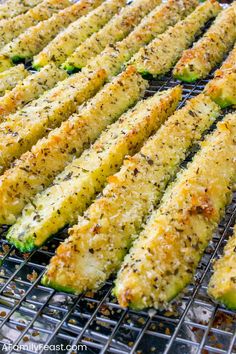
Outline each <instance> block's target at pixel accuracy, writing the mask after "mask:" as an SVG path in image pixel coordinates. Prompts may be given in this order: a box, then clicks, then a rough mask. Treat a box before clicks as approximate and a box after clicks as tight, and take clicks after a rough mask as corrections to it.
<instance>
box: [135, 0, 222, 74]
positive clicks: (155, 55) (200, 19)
mask: <svg viewBox="0 0 236 354" xmlns="http://www.w3.org/2000/svg"><path fill="white" fill-rule="evenodd" d="M220 10H221V7H220V5H219V3H218V2H217V1H214V0H207V1H206V2H204V3H203V4H201V5H199V6H198V7H197V8H196V9H195V10H194V11H193V12H192V13H191V14H190V15H188V16H187V17H186V18H185V19H183V20H182V21H181V22H178V23H177V24H176V25H175V26H173V27H171V28H170V29H168V30H167V31H166V32H165V33H163V34H162V35H160V36H158V37H157V38H156V39H154V40H153V41H152V42H151V43H150V44H149V45H147V46H146V47H144V48H141V49H140V50H139V52H138V53H136V54H135V55H134V56H133V58H131V60H130V63H131V64H132V65H134V66H135V67H136V69H137V70H138V72H139V73H141V74H142V75H147V74H150V75H152V76H153V77H156V76H158V75H162V74H165V73H166V72H168V71H169V70H170V69H171V68H172V67H173V66H174V65H175V64H176V62H177V60H178V59H179V58H180V57H181V54H182V52H183V51H184V50H185V49H186V48H188V47H189V46H190V45H191V43H192V42H193V41H194V39H195V37H196V35H197V34H199V32H201V29H202V27H203V26H204V25H205V24H206V22H207V21H209V20H210V19H211V18H214V17H215V16H216V15H217V14H218V13H219V11H220Z"/></svg>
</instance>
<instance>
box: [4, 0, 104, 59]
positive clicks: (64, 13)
mask: <svg viewBox="0 0 236 354" xmlns="http://www.w3.org/2000/svg"><path fill="white" fill-rule="evenodd" d="M101 2H102V0H93V1H91V0H80V1H79V2H77V3H75V4H73V5H71V6H69V7H67V8H66V9H64V10H61V11H59V12H58V13H57V14H54V15H53V16H52V17H50V18H49V19H47V20H45V21H41V22H39V23H38V24H37V25H36V26H32V27H30V28H28V29H27V30H26V31H25V32H23V33H22V34H20V35H19V36H18V37H17V38H15V39H13V40H12V41H11V42H10V43H8V44H7V45H6V46H5V47H3V48H2V50H1V51H0V54H2V55H5V56H6V57H9V58H11V59H12V60H13V61H17V60H20V59H26V58H32V57H33V56H34V55H36V54H38V53H39V52H40V51H41V50H42V49H43V48H44V47H45V46H46V45H47V44H48V43H49V42H50V41H51V40H52V39H53V38H54V37H55V36H56V35H57V34H58V33H59V32H60V31H61V30H63V29H64V28H65V27H67V26H68V25H69V24H70V23H71V22H73V21H75V20H77V19H78V18H79V17H81V16H83V15H86V14H87V13H88V12H89V11H91V10H92V9H94V8H95V7H97V6H98V5H100V3H101Z"/></svg>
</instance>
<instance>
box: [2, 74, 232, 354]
mask: <svg viewBox="0 0 236 354" xmlns="http://www.w3.org/2000/svg"><path fill="white" fill-rule="evenodd" d="M207 81H208V80H202V81H200V82H197V83H195V84H184V85H183V93H184V94H183V101H182V102H181V104H180V106H182V105H183V104H184V102H185V101H186V100H187V99H189V98H191V97H193V96H195V95H197V94H199V93H200V92H201V91H202V89H203V88H204V86H205V84H206V83H207ZM177 83H178V82H177V81H175V80H174V79H172V78H171V76H166V77H163V78H162V79H160V80H158V81H150V87H149V89H148V90H147V92H146V96H150V95H152V94H154V93H155V92H157V91H158V90H164V89H167V88H171V87H173V86H175V85H176V84H177ZM235 219H236V194H235V195H234V198H233V201H232V203H231V205H230V206H229V207H228V208H227V211H226V215H225V218H224V220H222V222H221V223H220V225H219V228H218V230H217V231H216V232H215V234H214V238H213V241H212V242H211V243H210V245H209V247H208V248H207V250H206V252H205V253H204V256H203V258H202V260H201V263H200V264H199V267H198V270H197V272H196V275H195V278H194V281H193V283H192V284H191V285H190V286H189V287H188V288H187V289H186V290H185V292H184V294H182V296H181V298H179V299H178V300H176V301H175V302H174V303H173V305H172V309H171V310H169V311H162V312H158V311H156V312H155V311H153V310H151V311H141V312H135V311H132V310H127V309H122V308H121V307H120V306H119V305H118V304H117V302H116V300H115V299H114V298H113V296H112V293H111V292H112V286H113V283H112V279H111V280H109V281H107V282H106V283H105V285H104V286H103V288H102V289H101V290H100V291H98V292H96V293H95V294H92V293H87V294H83V295H81V296H74V295H69V294H65V293H59V292H56V291H54V290H53V289H50V288H47V287H45V286H42V285H41V284H40V280H41V278H42V275H43V273H44V272H45V266H46V265H47V264H48V263H49V260H50V258H51V257H52V256H53V254H54V251H55V249H56V247H57V246H58V245H59V243H60V242H61V241H62V240H63V239H64V238H65V236H66V230H63V231H61V232H60V233H58V234H57V235H56V236H55V237H54V238H53V239H52V240H51V241H50V242H48V243H47V244H46V246H44V247H42V248H40V249H38V250H35V251H34V252H32V253H27V254H24V255H22V254H20V253H19V252H18V251H17V250H16V249H15V248H14V247H12V246H11V245H10V244H8V243H7V241H6V240H5V239H4V233H5V232H6V230H7V227H4V226H3V227H2V228H1V229H0V232H1V234H2V236H3V237H2V238H1V240H0V260H1V264H2V266H1V268H0V351H1V352H2V353H4V352H5V353H19V352H20V353H22V354H26V353H31V354H32V353H49V352H50V353H58V354H61V353H71V354H72V353H82V352H86V353H91V354H96V353H116V354H120V353H124V354H128V353H130V354H131V353H137V354H141V353H144V354H146V353H158V354H159V353H165V354H170V353H171V354H178V353H181V354H190V353H191V354H195V353H203V354H208V353H209V354H210V353H220V354H221V353H222V354H223V353H236V313H235V312H231V311H229V310H227V309H225V308H222V307H221V306H219V305H217V304H214V303H213V302H212V300H211V299H210V298H209V297H208V295H207V292H206V289H207V284H208V281H209V278H210V275H211V272H212V268H211V261H212V259H213V258H215V257H216V256H218V255H219V254H220V253H221V252H222V248H223V245H224V244H225V242H226V240H227V238H228V237H229V235H230V234H231V233H232V226H233V224H234V221H235ZM68 345H69V346H70V347H69V346H68ZM43 346H44V347H43Z"/></svg>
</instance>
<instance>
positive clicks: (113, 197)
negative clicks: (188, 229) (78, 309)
mask: <svg viewBox="0 0 236 354" xmlns="http://www.w3.org/2000/svg"><path fill="white" fill-rule="evenodd" d="M218 115H219V107H218V106H217V105H216V104H215V103H214V102H212V101H211V100H210V98H209V97H204V95H202V94H201V95H199V96H197V97H196V98H193V99H191V100H190V101H188V102H187V104H186V106H185V107H183V108H182V109H180V110H178V111H177V112H175V113H174V114H173V115H172V116H171V117H170V118H169V119H168V120H167V121H166V123H165V124H164V125H163V126H162V127H161V128H160V129H159V130H158V131H157V133H156V134H155V135H154V136H153V137H152V138H150V139H149V140H148V141H147V142H146V144H145V145H144V146H143V147H142V149H141V150H140V152H138V153H137V154H136V155H134V156H133V157H128V158H127V159H126V160H125V161H124V163H123V166H122V167H121V169H120V171H119V172H118V173H117V174H115V175H113V176H110V177H109V179H108V185H107V186H106V187H105V189H104V190H103V192H102V194H101V196H99V198H97V199H96V200H95V201H94V203H93V204H92V205H91V206H90V207H89V209H88V210H87V211H86V212H85V215H84V217H81V218H79V223H78V225H76V226H74V227H73V228H72V229H70V230H69V233H70V237H69V239H68V240H67V241H65V242H64V243H63V244H62V245H61V246H60V247H59V248H58V250H57V252H56V256H55V257H54V258H52V260H51V263H50V265H49V267H48V270H47V273H46V276H45V278H44V283H45V284H47V285H50V286H52V287H55V288H56V289H60V290H63V291H71V292H73V293H80V292H82V291H86V290H88V289H89V290H95V289H97V288H98V287H100V286H101V285H102V284H103V282H104V281H105V280H106V279H108V278H109V276H110V275H111V274H112V273H114V272H115V271H116V270H117V269H118V268H119V266H120V264H121V262H122V260H123V258H124V256H125V254H126V253H127V252H128V249H129V247H130V245H131V243H132V241H133V238H134V235H135V234H137V233H138V232H139V231H140V228H141V226H142V223H143V222H144V220H145V219H146V217H147V215H148V213H149V212H150V211H151V210H153V208H154V206H155V205H156V204H157V203H158V202H159V200H160V198H161V196H162V193H163V192H164V190H165V188H166V185H167V183H168V182H169V180H170V179H171V178H173V177H174V175H175V174H176V172H177V169H178V166H179V164H180V162H181V161H183V160H184V158H185V156H186V154H187V150H188V148H189V147H190V146H191V145H192V144H193V143H194V142H196V141H197V140H198V139H199V138H200V137H201V134H202V133H203V131H205V129H207V128H209V126H210V125H211V123H212V122H213V121H214V119H215V118H216V117H217V116H218ZM103 245H106V247H104V246H103ZM101 247H102V248H101ZM63 254H64V255H65V254H66V257H67V258H65V257H64V256H63Z"/></svg>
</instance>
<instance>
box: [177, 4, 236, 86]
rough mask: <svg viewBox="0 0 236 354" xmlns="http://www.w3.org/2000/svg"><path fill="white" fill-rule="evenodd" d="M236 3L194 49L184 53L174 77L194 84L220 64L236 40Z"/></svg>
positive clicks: (220, 15)
mask: <svg viewBox="0 0 236 354" xmlns="http://www.w3.org/2000/svg"><path fill="white" fill-rule="evenodd" d="M235 5H236V3H235V4H234V5H232V6H231V7H229V8H228V9H226V10H224V11H222V12H221V13H220V14H219V15H218V16H217V18H216V20H215V21H214V23H213V24H212V26H211V27H210V28H209V30H208V31H207V32H206V33H205V34H204V35H203V37H202V38H201V39H199V41H198V42H196V43H195V44H194V46H193V48H190V49H188V50H186V51H184V53H183V55H182V57H181V59H180V60H179V61H178V63H177V64H176V66H175V68H174V71H173V75H174V77H175V78H177V79H180V80H182V81H187V82H192V81H195V80H197V79H200V78H204V77H206V76H207V75H208V74H209V73H210V71H211V70H212V69H213V68H214V67H215V66H216V65H217V64H219V63H220V62H221V61H222V60H223V58H224V55H225V54H226V53H227V52H228V51H229V50H230V48H232V46H233V44H234V42H235V40H236V6H235Z"/></svg>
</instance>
